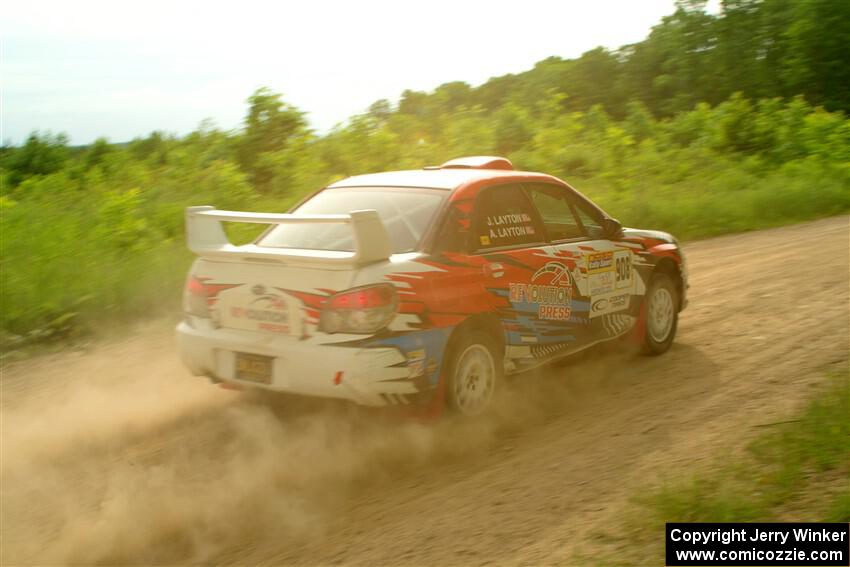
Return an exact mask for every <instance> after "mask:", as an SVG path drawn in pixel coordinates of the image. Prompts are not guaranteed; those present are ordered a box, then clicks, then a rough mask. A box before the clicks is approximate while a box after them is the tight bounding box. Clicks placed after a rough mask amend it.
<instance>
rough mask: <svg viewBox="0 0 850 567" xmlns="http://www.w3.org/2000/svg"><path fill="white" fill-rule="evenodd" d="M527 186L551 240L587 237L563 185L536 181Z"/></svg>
mask: <svg viewBox="0 0 850 567" xmlns="http://www.w3.org/2000/svg"><path fill="white" fill-rule="evenodd" d="M527 188H528V193H529V195H531V200H532V201H533V202H534V206H535V207H536V208H537V211H538V212H539V213H540V217H541V218H542V219H543V224H544V225H545V227H546V234H547V235H548V236H549V239H550V240H554V241H557V240H570V239H574V238H584V237H585V233H584V230H582V223H581V222H580V221H579V220H578V219H577V218H576V214H575V209H574V207H573V206H572V205H571V204H570V202H569V200H568V198H567V197H568V195H567V192H566V190H564V188H563V187H558V186H556V185H545V184H540V183H535V184H530V185H527Z"/></svg>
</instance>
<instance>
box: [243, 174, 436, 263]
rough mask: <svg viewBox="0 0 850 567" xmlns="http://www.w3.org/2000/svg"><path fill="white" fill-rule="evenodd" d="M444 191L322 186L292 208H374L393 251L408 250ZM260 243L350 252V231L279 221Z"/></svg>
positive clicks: (324, 211) (325, 211) (320, 211)
mask: <svg viewBox="0 0 850 567" xmlns="http://www.w3.org/2000/svg"><path fill="white" fill-rule="evenodd" d="M447 194H448V192H447V191H439V190H434V189H412V188H387V187H376V188H361V187H357V188H354V187H348V188H339V189H325V190H324V191H321V192H319V193H317V194H316V195H314V196H313V198H311V199H310V200H309V201H307V202H305V203H303V204H302V205H301V206H300V207H298V208H297V209H295V211H293V212H294V213H297V214H303V215H339V214H347V213H349V212H351V211H358V210H364V209H374V210H376V211H378V216H380V217H381V220H382V221H384V226H386V227H387V232H388V233H389V235H390V239H391V240H392V245H393V253H395V254H399V253H402V252H412V251H413V250H416V248H417V247H418V245H419V241H420V240H422V236H423V235H424V234H425V231H426V229H427V228H428V226H429V224H430V223H431V221H432V219H433V217H434V214H435V213H436V212H437V209H438V207H439V205H440V203H441V202H442V200H443V199H444V198H445V196H446V195H447ZM258 244H259V245H260V246H269V247H274V248H304V249H310V250H342V251H354V234H353V232H352V230H351V227H350V226H348V225H344V224H281V225H278V226H276V227H275V228H273V229H272V230H271V231H270V232H269V233H268V234H266V235H265V236H264V237H263V238H261V239H260V242H259V243H258Z"/></svg>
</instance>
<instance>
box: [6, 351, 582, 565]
mask: <svg viewBox="0 0 850 567" xmlns="http://www.w3.org/2000/svg"><path fill="white" fill-rule="evenodd" d="M582 373H583V374H584V375H585V376H587V370H586V369H585V370H583V372H582ZM532 374H534V373H530V374H529V375H523V376H520V377H519V379H515V380H513V381H512V382H511V383H510V385H509V391H506V392H505V396H504V397H503V399H504V400H505V403H502V404H500V406H499V407H498V408H497V410H496V411H495V412H494V413H493V415H491V416H489V417H488V418H486V419H477V420H474V421H473V420H457V419H444V420H440V421H436V422H420V421H415V420H412V419H403V418H398V417H392V416H388V415H386V414H382V413H380V412H377V413H376V412H374V411H367V410H363V409H359V408H356V407H353V406H351V405H347V404H342V403H335V402H321V401H314V400H306V399H300V398H284V399H282V400H281V399H275V400H274V401H270V400H269V399H268V398H266V397H262V396H257V395H251V394H250V393H249V394H246V393H239V392H229V391H222V390H220V389H218V388H215V387H213V386H211V385H209V384H208V383H207V382H206V381H205V380H203V379H199V378H195V377H191V376H188V375H187V373H186V372H185V371H184V370H183V369H182V368H180V366H179V363H178V362H177V361H176V360H175V359H174V354H173V351H172V347H171V345H170V341H168V340H166V339H163V338H160V339H158V340H154V341H153V342H150V341H149V342H147V343H141V344H140V341H139V340H135V341H128V342H127V343H126V344H119V345H113V346H111V347H109V348H107V349H105V350H104V351H102V352H98V353H93V354H89V355H86V356H82V357H78V358H70V359H69V360H68V359H63V358H62V357H58V358H57V359H56V360H54V361H51V362H49V363H47V364H46V365H44V367H43V368H40V369H39V371H38V372H37V373H33V372H32V369H29V372H27V373H24V372H20V373H16V372H15V371H14V369H13V371H12V372H9V373H6V374H5V375H4V379H3V385H4V396H3V415H2V423H3V435H2V440H3V447H2V457H3V459H2V475H3V486H2V504H3V513H2V516H3V530H2V540H3V541H2V543H3V546H2V547H3V552H2V562H3V564H25V563H38V564H105V563H109V564H163V563H175V562H193V563H198V562H200V563H204V562H210V561H213V560H215V559H216V558H219V559H220V558H221V557H222V556H224V557H226V556H227V555H228V554H233V555H234V556H235V557H238V556H239V555H240V554H241V553H243V552H244V551H245V550H246V549H250V548H251V546H253V545H255V543H256V542H263V541H268V540H272V541H275V542H276V545H280V546H286V545H287V542H291V543H297V542H299V541H304V540H309V539H314V538H322V537H328V530H329V529H331V528H330V527H329V526H331V525H332V524H333V522H334V521H335V518H337V517H338V516H340V515H343V514H344V513H345V510H346V507H347V506H351V505H352V502H354V500H355V499H356V498H357V496H358V494H361V493H368V492H369V491H370V490H376V489H377V490H381V489H382V488H383V487H386V486H390V487H391V486H392V483H393V482H394V481H396V480H398V479H399V478H402V477H404V476H406V475H407V476H411V475H415V474H421V473H422V472H423V471H425V472H427V471H428V469H429V468H435V467H436V468H438V467H440V466H441V465H446V464H450V463H454V462H458V461H470V460H475V459H479V458H484V457H485V456H486V454H487V453H488V451H490V450H491V449H492V448H493V446H494V444H496V443H497V442H498V440H499V439H500V438H504V437H506V436H510V435H512V434H513V433H515V432H516V431H518V430H519V429H521V428H523V427H527V426H528V425H529V424H532V423H534V422H536V421H538V420H540V419H545V416H546V415H547V413H549V412H550V411H551V410H553V409H554V408H559V410H561V411H562V410H564V408H565V407H566V406H568V400H569V399H571V398H574V397H575V395H574V394H575V388H576V386H575V382H573V383H572V384H573V386H571V387H567V386H565V385H564V384H565V382H564V381H562V380H540V379H539V378H540V377H539V376H533V375H532ZM435 474H438V473H435Z"/></svg>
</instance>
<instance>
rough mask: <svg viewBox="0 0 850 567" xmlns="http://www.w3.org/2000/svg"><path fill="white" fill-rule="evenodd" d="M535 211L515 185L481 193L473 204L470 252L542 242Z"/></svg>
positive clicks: (493, 188)
mask: <svg viewBox="0 0 850 567" xmlns="http://www.w3.org/2000/svg"><path fill="white" fill-rule="evenodd" d="M545 240H546V237H545V235H544V233H543V227H542V226H541V224H540V219H539V218H538V217H537V211H535V210H534V206H533V205H532V204H531V201H529V199H528V197H527V196H526V194H525V192H524V191H523V190H522V187H520V186H519V185H501V186H498V187H489V188H486V189H482V191H481V194H480V195H479V196H478V199H477V201H476V203H475V236H474V242H473V246H472V247H473V248H479V249H483V248H498V247H500V246H521V245H524V244H535V243H538V242H544V241H545Z"/></svg>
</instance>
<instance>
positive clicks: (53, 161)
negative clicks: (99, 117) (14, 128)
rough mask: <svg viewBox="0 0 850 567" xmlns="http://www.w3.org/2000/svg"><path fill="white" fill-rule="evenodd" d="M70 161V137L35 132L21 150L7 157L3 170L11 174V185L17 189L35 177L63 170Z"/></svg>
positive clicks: (11, 152) (18, 149)
mask: <svg viewBox="0 0 850 567" xmlns="http://www.w3.org/2000/svg"><path fill="white" fill-rule="evenodd" d="M67 159H68V137H67V136H66V135H65V134H56V135H53V134H51V133H50V132H46V133H44V134H40V133H38V132H33V133H32V134H30V135H29V137H28V138H27V141H26V142H25V143H24V145H23V146H22V147H20V148H17V149H14V150H12V151H10V152H8V153H6V155H5V159H4V162H3V168H4V169H6V170H7V171H8V172H9V183H10V184H11V185H12V186H13V187H16V186H18V185H19V184H20V183H21V182H22V181H23V180H24V179H26V178H28V177H32V176H34V175H48V174H50V173H54V172H56V171H59V170H61V169H62V168H63V167H64V166H65V161H66V160H67Z"/></svg>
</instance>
